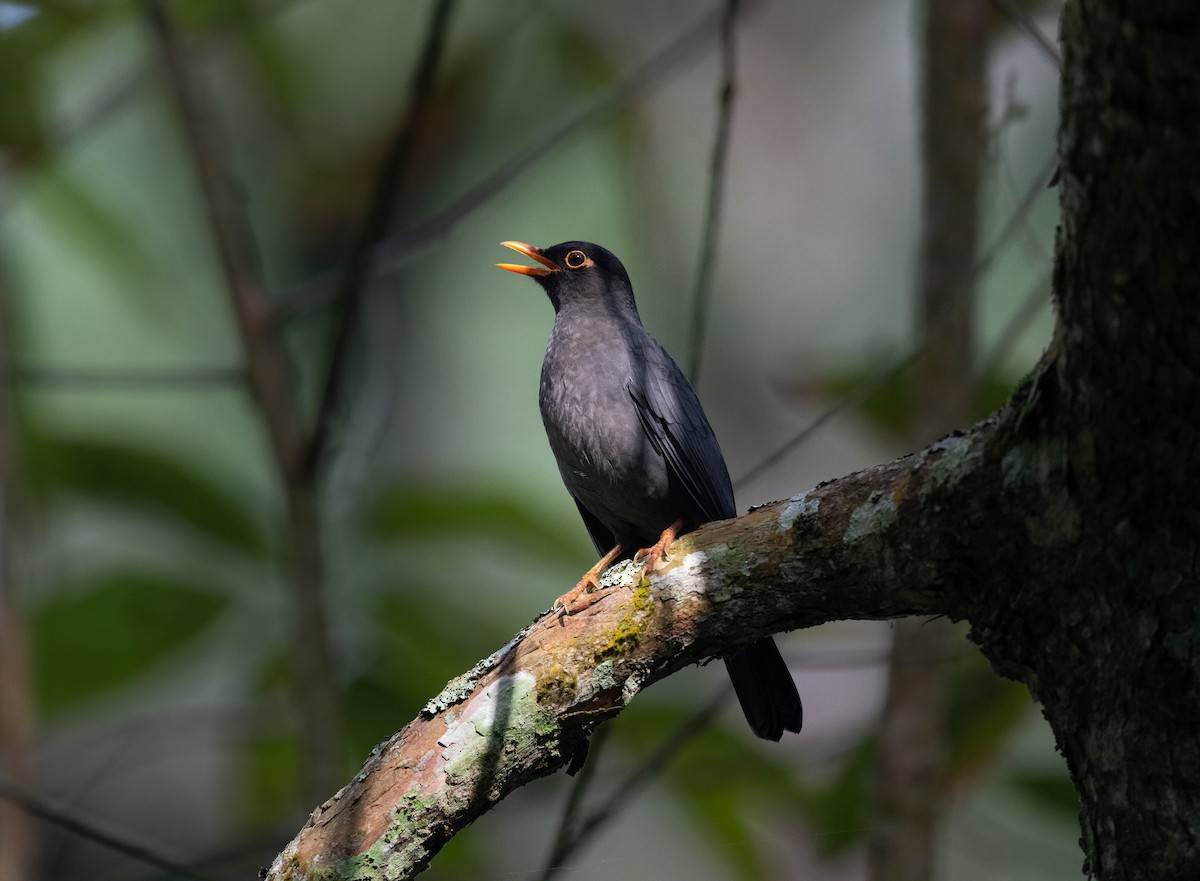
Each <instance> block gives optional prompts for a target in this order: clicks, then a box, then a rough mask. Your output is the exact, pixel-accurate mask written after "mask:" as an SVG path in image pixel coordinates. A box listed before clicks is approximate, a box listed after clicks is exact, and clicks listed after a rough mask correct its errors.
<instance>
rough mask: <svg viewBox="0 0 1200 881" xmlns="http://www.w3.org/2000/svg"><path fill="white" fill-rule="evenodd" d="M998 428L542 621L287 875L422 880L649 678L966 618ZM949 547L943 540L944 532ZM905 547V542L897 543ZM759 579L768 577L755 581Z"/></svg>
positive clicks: (431, 710)
mask: <svg viewBox="0 0 1200 881" xmlns="http://www.w3.org/2000/svg"><path fill="white" fill-rule="evenodd" d="M997 432H998V428H997V427H995V426H990V425H988V426H981V427H980V428H978V429H977V430H976V431H975V432H973V433H972V434H969V435H965V436H961V437H957V438H953V439H949V440H947V441H944V442H942V443H939V444H936V445H934V446H933V447H931V448H930V449H929V450H926V451H924V452H923V453H920V454H917V455H914V456H909V457H906V458H904V459H900V460H897V461H896V462H893V463H890V464H888V465H883V466H878V467H876V468H873V469H869V470H867V471H864V472H860V473H859V474H856V475H851V476H850V477H847V478H843V479H842V480H839V481H834V482H832V483H830V484H826V485H824V486H822V487H819V488H817V489H815V490H813V491H810V492H808V493H805V494H801V495H799V496H797V497H795V498H793V499H790V500H787V501H784V502H778V503H775V504H773V505H769V506H766V507H764V508H761V509H758V510H756V511H754V512H753V513H751V514H748V515H746V516H744V517H741V518H739V519H736V520H728V521H724V522H722V523H716V524H710V525H708V526H705V527H703V528H702V529H700V530H698V531H696V532H694V533H692V534H690V535H688V536H685V537H684V538H683V539H680V543H679V545H677V548H678V551H677V552H676V553H673V556H674V562H673V563H672V564H671V567H670V568H668V569H666V570H665V571H664V572H663V573H662V574H661V575H655V576H654V577H653V578H652V579H651V585H650V587H649V588H646V587H645V586H637V585H638V578H639V577H640V570H639V569H638V567H635V566H629V567H628V568H626V569H625V570H624V576H625V578H626V579H627V581H628V584H629V586H630V588H631V589H625V590H613V591H612V592H611V594H609V595H608V596H606V597H605V598H604V599H603V600H602V601H601V602H598V603H596V604H595V605H594V606H592V607H591V608H589V609H587V610H586V611H584V612H582V613H580V614H578V615H575V616H571V617H569V618H566V619H564V620H562V621H560V620H559V619H558V618H557V616H554V615H550V616H548V617H543V618H541V619H539V620H538V621H537V622H535V623H534V624H533V625H531V626H530V627H529V628H527V629H526V630H525V631H523V632H522V633H521V634H519V635H518V636H517V637H516V638H515V639H514V640H513V641H511V642H510V643H509V644H508V645H506V646H505V647H504V648H502V649H501V650H500V651H498V652H497V653H496V654H495V655H493V656H491V657H490V658H488V659H486V660H485V661H484V662H481V664H480V665H477V667H476V668H475V669H474V670H472V671H471V672H469V673H468V674H465V675H464V676H463V677H460V678H459V679H456V680H454V681H453V682H451V683H450V684H449V685H448V686H447V688H446V690H444V691H443V692H442V694H441V695H439V696H438V697H437V698H435V699H434V700H432V701H430V703H429V704H428V705H427V706H426V708H425V710H424V711H423V712H422V713H421V715H420V716H419V717H418V718H417V719H416V720H414V721H413V722H411V723H410V724H409V725H408V726H406V727H405V728H404V730H402V731H401V732H399V733H398V734H396V735H395V736H394V737H393V738H392V739H391V740H390V741H388V742H387V743H385V744H382V745H381V746H380V747H379V748H377V750H376V751H375V752H374V753H373V754H372V756H371V757H370V758H369V759H368V761H367V763H366V765H365V766H364V767H363V770H362V773H360V774H359V775H358V776H357V777H356V778H355V779H354V780H353V781H352V782H351V783H350V784H349V785H348V786H346V787H345V788H344V789H343V790H342V791H341V792H340V793H338V795H337V796H335V797H334V798H333V799H331V800H329V801H327V802H326V803H325V804H323V805H322V806H321V807H320V808H318V809H317V810H316V811H315V812H314V814H313V816H312V819H311V820H310V822H309V824H308V825H306V827H305V828H304V829H303V830H301V832H300V834H299V835H298V836H297V838H296V839H295V840H294V841H293V842H292V844H291V845H289V847H288V848H287V849H285V851H284V852H283V853H282V854H281V855H280V857H279V859H278V860H277V861H276V862H275V864H274V866H273V868H272V873H271V877H273V878H277V879H282V878H284V877H302V876H304V874H305V873H307V872H309V871H310V870H311V869H313V868H315V866H316V865H318V861H319V864H320V865H321V866H323V867H324V871H328V872H330V877H352V876H354V875H355V873H362V874H364V875H368V874H372V873H373V874H372V876H374V877H383V876H384V875H385V874H386V877H389V878H406V877H412V875H413V874H414V873H416V872H417V871H419V870H420V869H421V868H423V867H424V866H425V865H426V864H427V863H428V861H429V860H430V859H431V858H432V856H433V855H434V853H436V852H437V850H438V849H439V848H440V847H441V846H442V845H443V844H444V843H445V842H446V840H447V839H448V838H449V837H450V836H451V835H452V834H454V832H456V831H457V830H458V829H460V828H462V827H463V826H465V825H466V824H468V823H469V822H471V821H472V820H473V819H475V818H476V817H478V816H479V815H480V814H481V813H483V812H484V811H486V810H488V809H489V808H490V807H492V806H493V805H494V804H495V803H497V802H498V801H499V800H500V799H502V798H503V797H504V796H505V795H507V794H508V793H509V792H511V791H512V790H513V789H515V788H517V787H518V786H521V785H523V784H524V783H526V782H529V781H530V780H532V779H535V778H536V777H540V776H543V775H545V774H548V773H550V772H552V771H554V770H555V769H557V768H558V767H560V766H562V765H563V764H564V763H565V762H566V761H567V759H568V758H569V757H570V756H571V755H572V754H573V753H574V751H575V750H576V749H578V748H579V747H580V746H581V745H582V743H583V741H584V740H585V739H586V738H587V737H588V736H589V735H590V733H591V732H592V730H593V729H594V728H595V726H596V725H597V724H599V723H600V722H601V721H603V720H605V719H607V718H610V717H612V716H613V715H615V714H616V713H619V712H620V711H621V709H622V708H623V707H624V706H625V705H626V704H627V703H628V702H629V701H630V700H631V699H632V698H633V697H634V696H635V695H636V694H637V693H638V692H639V691H640V690H641V689H642V688H645V687H646V686H648V685H650V684H652V683H653V682H655V681H658V680H659V679H661V678H663V677H665V676H667V675H669V674H670V673H672V672H674V671H676V670H679V669H681V668H682V667H684V666H687V665H689V664H693V663H697V662H703V661H705V660H708V659H710V658H713V657H716V656H719V655H721V654H723V653H725V652H727V651H730V650H732V649H734V648H735V647H736V646H738V645H740V644H744V643H745V642H746V641H748V640H750V639H753V638H755V637H758V636H761V635H764V634H767V633H772V632H778V631H781V630H788V629H793V628H796V627H804V626H810V625H813V624H816V623H819V622H823V621H829V620H837V619H844V618H872V619H878V618H890V617H895V616H897V615H902V614H909V613H918V612H919V613H923V614H933V615H937V614H947V615H950V616H952V617H955V618H958V617H962V616H963V615H964V614H965V613H966V611H967V608H966V605H965V603H968V602H969V596H971V595H972V594H970V593H969V592H963V593H959V592H958V591H959V589H960V585H962V586H965V584H962V582H960V580H959V578H958V573H960V572H963V571H970V567H971V565H972V562H971V560H970V559H968V558H967V557H964V555H963V549H962V548H961V547H960V543H959V542H958V541H957V540H956V539H955V538H954V536H955V535H956V534H957V533H956V532H955V530H953V529H949V528H946V525H945V524H944V523H942V522H940V518H943V517H946V516H947V515H948V513H949V512H951V511H954V512H955V513H954V514H953V515H952V516H953V518H954V519H955V522H957V519H958V518H959V517H964V516H970V515H968V514H967V513H966V512H965V511H964V505H965V506H968V507H974V506H975V505H977V504H984V503H985V502H984V500H983V498H982V497H981V495H980V492H979V491H980V489H981V488H982V487H983V486H988V487H990V488H993V489H994V487H993V486H992V485H993V484H994V483H995V482H996V481H999V480H1002V479H1003V478H1002V475H1001V472H1000V469H999V464H998V461H997V460H996V459H995V458H994V457H993V456H992V455H991V453H990V446H989V445H990V444H991V442H992V441H993V439H994V438H995V436H996V434H997ZM943 540H944V541H946V544H944V545H943V544H940V543H941V542H942V541H943ZM902 547H903V548H904V551H903V552H901V551H900V550H899V549H900V548H902ZM748 584H753V585H754V590H746V589H744V588H745V585H748Z"/></svg>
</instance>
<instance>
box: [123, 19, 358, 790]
mask: <svg viewBox="0 0 1200 881" xmlns="http://www.w3.org/2000/svg"><path fill="white" fill-rule="evenodd" d="M142 6H143V10H144V12H145V17H146V20H147V22H148V23H149V25H150V29H151V32H152V34H153V36H154V39H155V42H156V44H157V47H158V50H159V54H160V56H161V59H162V64H163V68H164V70H165V72H166V75H167V82H168V85H169V87H170V94H171V97H172V98H173V100H174V104H175V109H176V111H177V113H178V116H179V120H180V123H181V126H182V128H183V135H184V143H185V147H186V149H187V150H188V151H189V152H190V154H191V158H192V161H193V163H194V164H195V167H196V176H197V179H198V182H199V187H200V193H201V196H202V198H203V201H204V206H205V209H206V211H207V215H208V226H209V230H210V231H211V233H212V236H213V240H214V242H215V245H216V251H217V257H218V260H219V262H220V265H221V270H222V272H223V274H224V277H225V285H226V288H227V291H228V294H229V298H230V302H231V305H232V307H233V312H234V315H235V317H236V320H237V326H238V331H239V333H240V334H241V338H242V348H243V350H244V352H245V358H246V379H247V385H248V388H249V391H250V393H251V394H252V396H253V398H254V401H255V403H256V404H257V406H258V410H259V412H260V414H261V415H262V420H263V423H264V425H265V427H266V434H267V438H268V441H269V443H270V446H271V449H272V452H273V454H274V459H275V464H276V467H277V469H278V471H279V476H280V480H281V483H282V486H283V491H284V494H285V496H286V504H287V548H286V563H287V567H288V576H289V588H290V599H291V613H292V632H293V637H292V639H291V640H290V643H291V646H292V650H293V654H292V668H293V669H292V674H293V676H294V679H295V682H294V692H293V693H294V695H295V700H296V703H297V706H298V707H299V710H300V716H301V724H300V741H301V752H302V762H303V764H302V769H303V775H304V778H303V779H304V785H303V787H302V789H303V791H304V794H305V796H306V797H308V798H310V799H316V798H319V797H320V794H321V793H325V792H328V791H329V789H330V788H331V787H332V785H333V782H334V780H335V779H336V773H337V767H338V763H339V758H340V747H339V740H340V727H339V724H338V720H339V718H340V715H339V707H338V704H339V701H338V689H337V680H336V677H335V675H334V670H333V655H332V651H331V649H330V645H329V632H328V627H327V625H326V619H325V608H324V596H323V593H324V579H325V567H324V562H325V561H324V556H323V552H322V545H321V517H320V509H319V505H318V498H317V487H316V485H315V481H314V479H313V478H314V475H313V474H312V473H311V472H307V471H306V470H305V469H304V468H303V467H302V466H303V464H304V462H303V456H304V451H305V448H306V433H305V429H304V425H303V421H302V419H301V416H300V412H299V407H298V405H297V400H296V397H297V396H296V389H295V374H294V372H293V370H292V369H291V364H290V362H289V360H288V355H287V351H286V349H285V348H284V345H283V341H282V340H281V339H280V337H279V336H278V334H277V330H278V329H277V328H276V327H275V326H274V324H273V322H272V321H271V301H270V298H269V297H268V295H267V290H266V286H265V284H264V283H263V281H262V278H261V277H260V274H259V271H258V265H257V255H256V248H255V242H254V236H253V234H252V233H251V230H250V228H249V224H248V222H247V220H246V217H245V216H244V215H243V213H242V211H241V206H240V204H239V201H238V198H237V195H236V191H235V189H234V187H233V185H232V183H231V179H230V175H229V173H228V171H227V169H226V166H225V163H224V161H223V156H222V151H221V150H220V147H219V144H218V142H217V138H216V137H215V135H214V133H213V128H214V126H215V124H216V123H215V115H214V114H212V113H209V112H207V110H208V108H207V107H206V106H205V101H204V98H205V95H204V93H203V90H202V89H201V88H200V83H199V82H198V80H197V78H196V77H194V75H193V73H192V71H191V69H190V68H189V66H188V65H187V63H186V60H185V57H184V51H183V46H182V45H181V41H180V39H179V35H178V34H177V33H176V30H175V27H174V24H173V22H172V21H171V18H170V15H169V13H168V11H167V9H166V8H165V6H164V5H163V3H162V0H142Z"/></svg>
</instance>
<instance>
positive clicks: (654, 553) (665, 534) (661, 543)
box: [633, 520, 683, 575]
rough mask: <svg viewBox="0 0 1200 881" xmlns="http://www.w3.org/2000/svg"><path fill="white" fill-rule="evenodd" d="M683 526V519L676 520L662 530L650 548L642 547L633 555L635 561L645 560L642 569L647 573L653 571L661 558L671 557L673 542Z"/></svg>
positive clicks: (667, 558)
mask: <svg viewBox="0 0 1200 881" xmlns="http://www.w3.org/2000/svg"><path fill="white" fill-rule="evenodd" d="M682 528H683V521H682V520H676V521H675V522H674V523H672V524H671V525H670V526H668V527H667V528H666V529H664V530H663V531H662V535H660V536H659V537H658V541H656V542H655V543H654V544H652V545H650V547H648V548H642V549H641V550H640V551H638V552H637V553H636V554H634V555H633V562H635V563H636V562H637V561H638V560H645V561H646V562H645V563H644V564H643V566H644V568H643V569H642V571H643V572H645V573H646V574H647V575H649V574H650V573H652V572H653V571H654V569H655V567H657V566H658V563H659V561H660V560H669V559H671V544H672V543H673V542H674V541H675V537H676V536H677V535H679V530H680V529H682Z"/></svg>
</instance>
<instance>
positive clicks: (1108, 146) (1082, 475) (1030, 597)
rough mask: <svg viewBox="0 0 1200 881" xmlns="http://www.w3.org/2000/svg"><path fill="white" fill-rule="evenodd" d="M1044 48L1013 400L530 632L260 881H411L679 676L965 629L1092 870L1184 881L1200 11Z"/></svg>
mask: <svg viewBox="0 0 1200 881" xmlns="http://www.w3.org/2000/svg"><path fill="white" fill-rule="evenodd" d="M1062 28H1063V44H1064V49H1065V53H1064V72H1063V85H1062V102H1061V105H1062V114H1063V120H1062V130H1061V135H1060V158H1061V162H1062V183H1061V187H1062V205H1063V222H1062V227H1061V230H1060V233H1059V238H1058V244H1057V263H1056V272H1055V287H1056V296H1057V302H1058V310H1059V324H1058V326H1057V329H1056V333H1055V339H1054V343H1053V345H1052V347H1051V349H1050V350H1049V351H1048V352H1047V354H1046V356H1045V357H1044V358H1043V360H1042V362H1041V363H1040V364H1039V365H1038V367H1037V368H1036V369H1035V370H1034V372H1033V373H1032V374H1031V375H1030V377H1029V378H1028V379H1027V380H1026V382H1025V383H1023V384H1022V386H1021V388H1020V389H1018V391H1017V392H1016V394H1015V395H1014V397H1013V399H1012V401H1011V402H1010V403H1009V404H1008V405H1007V406H1006V407H1005V408H1004V409H1003V410H1002V411H1000V412H999V413H997V414H996V415H995V416H994V417H993V418H991V419H989V420H987V421H986V422H984V423H981V424H980V425H978V426H976V427H974V428H973V429H971V430H970V431H968V432H965V433H963V434H958V435H953V436H950V437H948V438H946V439H944V440H942V441H940V442H938V443H936V444H934V445H932V446H931V447H929V448H928V449H927V450H924V451H922V452H920V453H916V454H913V455H910V456H906V457H904V458H902V459H898V460H896V461H895V462H892V463H889V464H886V465H880V466H877V467H874V468H870V469H867V470H865V471H862V472H859V473H857V474H853V475H850V476H848V477H844V478H842V479H840V480H836V481H832V482H830V483H828V484H824V485H821V486H819V487H817V488H815V489H814V490H812V491H810V492H807V493H804V494H801V495H799V496H796V497H794V498H792V499H789V500H786V501H783V502H778V503H775V504H773V505H769V506H767V507H765V508H762V509H760V510H757V511H754V512H752V513H751V514H748V515H746V516H745V517H741V518H738V519H737V520H730V521H726V522H723V523H717V524H712V525H710V526H708V527H705V528H704V529H702V530H699V531H697V532H696V533H694V534H692V535H690V536H687V537H686V538H685V539H684V540H682V541H681V542H680V543H679V545H678V552H677V553H675V554H674V555H673V556H674V561H673V563H672V564H671V568H670V569H668V570H666V571H664V572H663V573H662V574H661V575H658V576H656V577H655V578H653V579H652V583H651V585H650V586H649V587H646V586H639V587H633V588H631V589H625V590H619V591H615V592H613V593H612V594H611V595H610V596H608V597H607V598H605V599H604V600H602V601H601V602H599V603H597V604H596V605H595V606H593V607H592V608H590V609H588V610H587V612H585V613H583V614H581V615H579V616H575V617H573V618H570V619H567V620H565V621H563V622H561V623H560V622H559V621H557V620H556V619H555V618H553V617H550V618H542V619H540V620H538V621H537V622H535V623H534V624H533V625H532V626H531V627H530V628H528V629H527V630H526V631H525V632H523V633H522V634H519V635H518V637H517V638H516V639H515V640H514V641H513V642H512V643H510V644H509V645H508V646H506V647H505V648H504V649H502V650H501V651H500V652H498V653H497V654H496V655H495V656H493V657H492V658H489V659H487V660H486V661H485V662H483V663H481V664H480V665H479V667H478V668H477V669H476V670H474V671H472V672H471V673H469V674H467V675H466V676H464V677H463V678H461V679H460V680H456V681H455V682H453V683H451V685H450V686H449V687H448V688H447V690H446V691H445V692H443V694H442V695H440V696H439V697H438V698H437V699H435V700H434V701H431V703H430V705H429V706H428V707H427V708H426V710H425V711H424V712H422V714H421V715H420V716H419V717H418V718H417V719H416V720H414V721H413V722H411V723H410V724H409V725H408V726H406V727H405V728H404V729H403V730H402V731H400V732H399V733H398V734H396V735H395V736H394V737H393V738H392V739H391V740H389V741H388V742H387V743H385V744H382V745H381V746H380V747H379V748H378V749H377V750H376V751H375V752H374V753H373V754H372V755H371V757H370V758H369V759H368V761H367V764H366V765H365V766H364V768H363V771H362V773H361V774H360V775H359V776H357V777H356V778H355V779H354V780H353V781H351V782H350V783H349V784H348V785H347V786H346V787H344V788H343V789H342V790H341V791H340V792H339V793H338V794H337V795H336V796H334V797H333V798H332V799H330V800H329V801H328V802H326V803H325V804H324V805H322V806H321V807H320V808H318V809H317V811H316V812H314V814H313V817H312V819H311V821H310V822H309V823H308V824H307V825H306V826H305V827H304V829H302V830H301V831H300V833H299V834H298V836H297V837H296V839H295V840H294V841H293V842H292V843H291V844H289V845H288V847H287V848H286V849H285V850H284V851H283V853H282V854H280V856H279V858H278V859H277V861H276V863H275V865H274V866H273V867H272V869H271V872H270V877H273V878H277V879H299V878H318V877H319V878H321V879H331V878H339V877H341V878H389V879H392V878H405V877H411V875H413V874H415V873H416V872H417V871H419V870H420V869H421V868H423V867H424V866H425V865H426V864H427V863H428V861H429V859H430V858H431V857H432V856H433V854H434V853H436V851H437V850H438V848H440V847H441V845H442V844H444V843H445V841H446V840H448V839H449V837H450V836H451V835H453V834H454V833H455V832H456V831H458V830H459V829H461V828H463V827H464V826H466V825H467V824H468V823H470V822H471V820H473V819H474V818H475V817H477V816H479V814H481V813H482V812H483V811H485V810H486V809H488V808H489V807H491V806H492V805H493V804H495V803H496V802H497V801H499V800H500V799H501V798H503V797H504V796H505V795H506V794H507V793H509V792H511V791H512V790H513V789H515V788H516V787H518V786H520V785H521V784H523V783H525V782H527V781H529V780H531V779H533V778H535V777H538V776H541V775H544V774H548V773H550V772H552V771H554V770H555V769H557V768H559V767H561V766H562V765H563V764H564V763H565V762H566V761H567V759H568V757H569V756H570V755H572V754H573V752H574V751H575V750H576V749H577V748H579V747H580V745H581V744H582V743H583V742H584V740H585V739H586V737H587V736H588V734H589V732H590V731H591V730H592V728H593V727H594V726H595V725H596V724H597V722H599V721H600V720H601V719H604V718H607V717H609V716H611V715H613V714H615V713H617V712H619V711H620V710H621V708H622V707H623V706H624V705H625V704H626V703H628V701H629V700H630V699H631V698H632V697H633V696H634V695H635V694H636V693H637V692H638V691H640V690H641V689H642V688H644V687H645V686H647V685H649V684H651V683H653V682H655V681H657V680H659V679H661V678H663V677H665V676H667V675H669V674H670V673H672V672H674V671H675V670H678V669H680V668H681V667H683V666H685V665H688V664H692V663H695V662H698V661H704V660H706V659H708V658H712V657H714V656H716V655H719V654H722V653H724V652H726V651H729V650H730V649H732V648H734V647H736V646H737V645H739V644H742V643H745V642H747V641H749V640H750V639H753V638H755V637H758V636H760V635H764V634H767V633H774V632H779V631H783V630H789V629H794V628H798V627H807V626H811V625H814V624H818V623H821V622H824V621H831V620H837V619H843V618H890V617H895V616H898V615H904V614H918V613H919V614H922V615H939V614H944V615H947V616H949V617H950V618H952V619H955V620H964V619H965V620H966V621H968V622H970V626H971V631H970V633H971V638H972V639H973V640H974V641H975V642H976V643H978V644H979V646H980V647H981V649H982V650H983V651H984V652H985V653H986V655H987V656H988V657H989V658H990V659H991V660H992V662H993V664H994V665H995V666H996V667H997V669H998V670H1000V671H1001V672H1002V673H1004V674H1006V675H1008V676H1011V677H1013V678H1016V679H1019V680H1021V681H1023V682H1025V683H1027V684H1028V685H1029V687H1030V689H1031V691H1032V692H1033V695H1034V697H1035V698H1037V699H1038V700H1039V701H1040V702H1041V704H1042V707H1043V711H1044V713H1045V715H1046V718H1047V719H1048V720H1049V722H1050V724H1051V726H1052V727H1053V729H1054V731H1055V734H1056V737H1057V739H1058V743H1059V747H1060V749H1061V751H1062V753H1063V755H1064V756H1065V757H1066V760H1067V764H1068V766H1069V768H1070V771H1071V774H1072V777H1073V779H1074V781H1075V784H1076V787H1077V789H1078V790H1079V793H1080V798H1081V804H1082V826H1083V846H1084V850H1085V852H1086V871H1087V872H1089V873H1090V874H1092V875H1094V876H1095V877H1097V878H1101V879H1104V881H1113V879H1122V881H1125V879H1129V881H1132V879H1155V881H1161V879H1184V878H1195V877H1196V876H1197V874H1200V825H1198V822H1197V818H1198V817H1200V737H1197V733H1198V732H1200V573H1198V562H1197V561H1198V559H1200V492H1198V491H1200V477H1198V476H1197V475H1200V419H1198V418H1197V417H1198V414H1200V322H1198V321H1197V315H1196V312H1197V302H1198V300H1197V284H1198V283H1197V279H1200V248H1198V247H1197V242H1196V236H1197V230H1198V229H1200V163H1197V162H1196V148H1197V145H1198V144H1200V6H1197V5H1196V4H1195V3H1194V0H1188V2H1174V3H1171V2H1165V3H1157V4H1144V5H1138V4H1125V3H1121V2H1117V0H1106V2H1089V3H1086V4H1084V3H1081V2H1080V3H1070V4H1069V5H1068V7H1067V10H1066V13H1065V16H1064V21H1063V26H1062ZM634 576H635V577H636V572H635V573H634ZM813 711H814V712H819V711H820V708H817V707H815V708H813Z"/></svg>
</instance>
